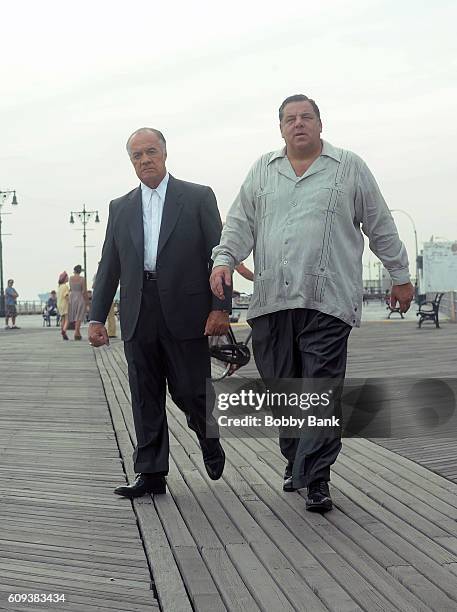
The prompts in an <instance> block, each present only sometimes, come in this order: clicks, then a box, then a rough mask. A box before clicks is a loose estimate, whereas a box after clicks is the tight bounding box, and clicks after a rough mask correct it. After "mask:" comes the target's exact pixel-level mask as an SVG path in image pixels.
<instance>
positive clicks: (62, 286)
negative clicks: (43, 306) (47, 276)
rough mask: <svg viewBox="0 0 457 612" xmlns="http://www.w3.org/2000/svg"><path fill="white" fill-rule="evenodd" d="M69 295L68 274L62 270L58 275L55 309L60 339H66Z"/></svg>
mask: <svg viewBox="0 0 457 612" xmlns="http://www.w3.org/2000/svg"><path fill="white" fill-rule="evenodd" d="M69 296H70V288H69V286H68V274H67V273H66V272H62V274H61V275H60V276H59V287H58V289H57V310H58V311H59V315H60V333H61V334H62V340H68V336H67V328H68V301H69Z"/></svg>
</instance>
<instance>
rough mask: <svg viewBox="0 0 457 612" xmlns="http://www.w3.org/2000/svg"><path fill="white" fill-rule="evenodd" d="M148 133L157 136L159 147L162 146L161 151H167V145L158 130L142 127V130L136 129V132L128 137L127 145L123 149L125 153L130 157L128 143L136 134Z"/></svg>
mask: <svg viewBox="0 0 457 612" xmlns="http://www.w3.org/2000/svg"><path fill="white" fill-rule="evenodd" d="M148 132H149V133H150V134H155V135H156V136H157V138H158V139H159V141H160V143H161V145H162V146H163V150H164V151H166V150H167V143H166V141H165V136H164V135H163V134H162V132H161V131H160V130H156V129H155V128H150V127H142V128H138V129H137V130H135V131H134V132H133V134H130V136H129V137H128V140H127V144H126V145H125V148H126V149H127V153H128V154H129V155H130V143H131V141H132V139H133V138H134V137H135V136H136V135H137V134H144V133H148Z"/></svg>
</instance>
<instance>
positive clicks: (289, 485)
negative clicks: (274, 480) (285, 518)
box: [282, 461, 297, 493]
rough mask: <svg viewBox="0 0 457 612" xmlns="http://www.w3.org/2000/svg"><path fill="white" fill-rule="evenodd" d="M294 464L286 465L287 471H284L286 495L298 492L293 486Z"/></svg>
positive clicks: (283, 488) (283, 486) (283, 487)
mask: <svg viewBox="0 0 457 612" xmlns="http://www.w3.org/2000/svg"><path fill="white" fill-rule="evenodd" d="M293 465H294V464H293V463H290V461H289V463H288V464H287V465H286V469H285V470H284V483H283V485H282V490H283V491H285V492H286V493H292V491H296V490H297V489H296V488H295V487H294V485H293V484H292V468H293Z"/></svg>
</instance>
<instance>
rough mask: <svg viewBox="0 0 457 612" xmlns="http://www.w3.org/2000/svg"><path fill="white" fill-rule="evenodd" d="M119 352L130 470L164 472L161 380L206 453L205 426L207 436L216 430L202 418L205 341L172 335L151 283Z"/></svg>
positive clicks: (208, 367)
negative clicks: (126, 395)
mask: <svg viewBox="0 0 457 612" xmlns="http://www.w3.org/2000/svg"><path fill="white" fill-rule="evenodd" d="M124 352H125V356H126V358H127V363H128V373H129V384H130V392H131V396H132V410H133V420H134V423H135V432H136V437H137V446H136V448H135V451H134V453H133V460H134V467H135V471H136V472H142V473H149V474H163V475H165V474H167V473H168V452H169V441H168V426H167V416H166V410H165V399H166V383H168V389H169V391H170V394H171V397H172V399H173V401H174V402H175V403H176V405H177V406H178V407H179V408H180V409H181V410H182V411H183V412H184V413H185V415H186V418H187V424H188V426H189V427H190V428H191V429H192V430H193V431H194V432H195V433H196V434H197V437H198V439H199V441H200V443H201V444H202V448H203V450H206V452H207V454H209V453H210V452H211V450H212V448H213V447H214V445H215V444H216V439H206V428H207V426H208V427H211V431H212V435H214V431H216V432H217V431H218V430H217V424H216V422H215V421H214V419H213V418H212V417H210V419H211V420H210V421H208V423H207V421H206V379H207V378H210V377H211V364H210V357H209V350H208V339H207V338H206V337H202V338H197V339H196V340H177V339H176V338H173V337H172V335H171V334H170V332H169V331H168V329H167V327H166V325H165V321H164V318H163V314H162V309H161V306H160V301H159V295H158V290H157V282H156V281H145V282H144V285H143V297H142V301H141V311H140V316H139V319H138V324H137V327H136V330H135V334H134V337H133V338H132V340H130V341H129V342H125V343H124ZM215 428H216V430H215Z"/></svg>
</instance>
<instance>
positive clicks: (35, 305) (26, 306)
mask: <svg viewBox="0 0 457 612" xmlns="http://www.w3.org/2000/svg"><path fill="white" fill-rule="evenodd" d="M44 307H45V302H40V300H36V301H33V302H27V301H18V302H17V304H16V308H17V313H18V314H21V315H25V314H41V313H42V312H43V308H44Z"/></svg>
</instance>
